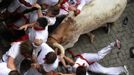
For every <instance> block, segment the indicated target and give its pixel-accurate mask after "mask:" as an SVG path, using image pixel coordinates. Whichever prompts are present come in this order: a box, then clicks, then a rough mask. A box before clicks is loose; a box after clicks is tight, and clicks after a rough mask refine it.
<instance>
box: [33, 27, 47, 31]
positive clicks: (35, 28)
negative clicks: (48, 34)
mask: <svg viewBox="0 0 134 75" xmlns="http://www.w3.org/2000/svg"><path fill="white" fill-rule="evenodd" d="M44 29H45V28H37V27H34V30H36V31H41V30H44Z"/></svg>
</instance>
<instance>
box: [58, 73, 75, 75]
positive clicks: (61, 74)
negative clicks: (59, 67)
mask: <svg viewBox="0 0 134 75" xmlns="http://www.w3.org/2000/svg"><path fill="white" fill-rule="evenodd" d="M58 75H76V74H75V73H70V74H63V73H58Z"/></svg>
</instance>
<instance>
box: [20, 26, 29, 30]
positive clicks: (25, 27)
mask: <svg viewBox="0 0 134 75" xmlns="http://www.w3.org/2000/svg"><path fill="white" fill-rule="evenodd" d="M28 27H29V25H24V26H21V27H20V28H19V30H22V29H24V31H26V30H27V29H28Z"/></svg>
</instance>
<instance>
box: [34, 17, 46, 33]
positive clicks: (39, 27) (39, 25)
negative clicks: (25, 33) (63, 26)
mask: <svg viewBox="0 0 134 75" xmlns="http://www.w3.org/2000/svg"><path fill="white" fill-rule="evenodd" d="M47 25H48V20H47V18H45V17H39V18H38V19H37V22H36V23H35V25H34V29H35V30H43V29H45V27H46V26H47Z"/></svg>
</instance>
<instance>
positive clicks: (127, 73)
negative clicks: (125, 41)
mask: <svg viewBox="0 0 134 75" xmlns="http://www.w3.org/2000/svg"><path fill="white" fill-rule="evenodd" d="M123 67H124V69H125V74H126V75H129V72H128V69H127V66H126V65H124V66H123Z"/></svg>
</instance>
